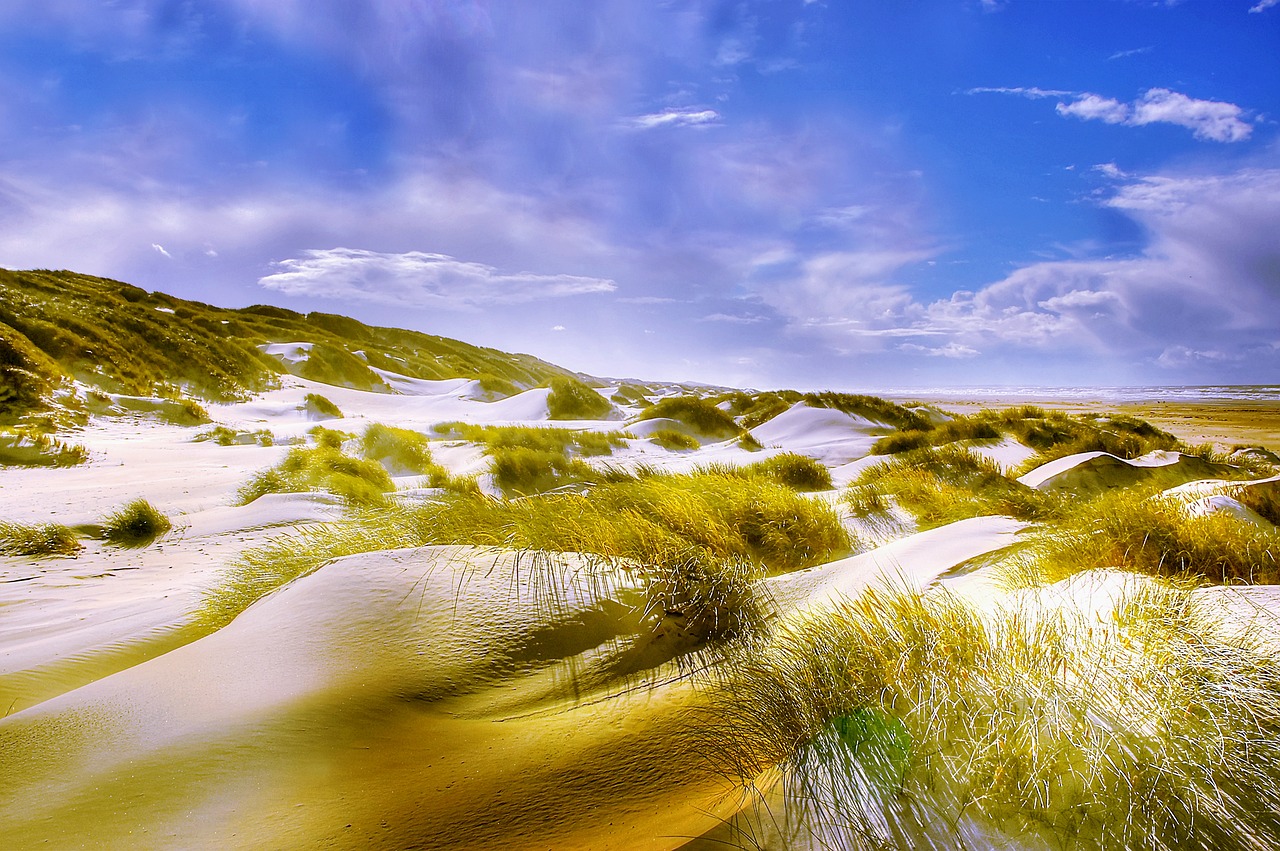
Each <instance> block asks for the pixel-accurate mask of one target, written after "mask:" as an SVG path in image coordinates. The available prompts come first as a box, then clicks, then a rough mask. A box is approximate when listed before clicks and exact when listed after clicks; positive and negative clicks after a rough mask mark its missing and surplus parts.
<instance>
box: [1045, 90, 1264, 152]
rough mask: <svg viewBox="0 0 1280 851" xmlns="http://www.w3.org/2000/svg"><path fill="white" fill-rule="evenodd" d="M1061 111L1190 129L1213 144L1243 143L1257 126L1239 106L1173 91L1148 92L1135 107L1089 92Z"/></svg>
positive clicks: (1061, 106)
mask: <svg viewBox="0 0 1280 851" xmlns="http://www.w3.org/2000/svg"><path fill="white" fill-rule="evenodd" d="M1057 111H1058V114H1059V115H1063V116H1070V117H1072V118H1079V119H1082V120H1084V121H1105V122H1106V123H1108V124H1126V125H1129V126H1131V127H1140V126H1142V125H1146V124H1175V125H1177V126H1179V127H1185V128H1187V129H1188V130H1190V131H1191V133H1192V135H1193V136H1195V137H1196V138H1197V139H1205V140H1209V141H1213V142H1240V141H1243V140H1245V139H1248V138H1249V136H1250V134H1251V133H1252V132H1253V125H1251V124H1249V123H1248V122H1247V121H1245V120H1244V119H1243V116H1244V110H1243V109H1241V108H1240V107H1238V106H1236V105H1235V104H1233V103H1226V102H1224V101H1216V100H1199V99H1197V98H1193V97H1188V96H1187V95H1184V94H1182V93H1180V92H1175V91H1171V90H1169V89H1148V90H1147V91H1146V93H1145V94H1143V95H1142V97H1140V98H1138V99H1137V100H1135V101H1134V102H1133V103H1132V104H1126V103H1121V102H1120V101H1118V100H1115V99H1113V98H1107V97H1103V96H1102V95H1096V94H1093V93H1091V92H1086V93H1084V94H1081V95H1078V96H1077V97H1076V98H1075V100H1073V101H1071V102H1070V103H1059V104H1058V106H1057Z"/></svg>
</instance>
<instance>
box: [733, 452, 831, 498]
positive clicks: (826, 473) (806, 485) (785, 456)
mask: <svg viewBox="0 0 1280 851" xmlns="http://www.w3.org/2000/svg"><path fill="white" fill-rule="evenodd" d="M745 469H746V470H747V471H748V472H750V473H756V474H759V475H762V476H767V477H768V478H771V479H773V480H774V481H776V482H778V483H779V484H782V485H786V486H787V487H789V488H791V489H793V490H798V491H827V490H831V489H832V488H833V487H835V485H834V484H833V483H832V481H831V471H830V470H828V469H827V467H826V465H824V464H822V463H821V462H819V461H815V460H814V459H812V458H810V457H809V456H807V455H800V454H798V453H795V452H784V453H782V454H781V455H775V456H773V457H772V458H769V459H768V460H765V461H759V462H757V463H755V464H751V465H750V466H748V467H746V468H745Z"/></svg>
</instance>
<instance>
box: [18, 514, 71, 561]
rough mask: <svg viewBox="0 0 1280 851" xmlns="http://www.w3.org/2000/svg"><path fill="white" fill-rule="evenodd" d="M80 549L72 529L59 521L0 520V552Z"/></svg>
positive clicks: (63, 552)
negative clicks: (9, 521)
mask: <svg viewBox="0 0 1280 851" xmlns="http://www.w3.org/2000/svg"><path fill="white" fill-rule="evenodd" d="M82 549H84V548H83V547H82V546H81V544H80V540H79V539H78V538H77V537H76V533H75V532H74V531H72V530H71V529H69V528H68V527H66V526H63V525H62V524H60V523H8V522H5V521H2V520H0V555H3V556H74V555H75V554H76V553H78V552H80V550H82Z"/></svg>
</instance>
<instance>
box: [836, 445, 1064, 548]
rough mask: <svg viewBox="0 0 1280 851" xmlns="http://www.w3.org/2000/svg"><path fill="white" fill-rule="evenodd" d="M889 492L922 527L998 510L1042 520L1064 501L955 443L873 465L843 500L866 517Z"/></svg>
mask: <svg viewBox="0 0 1280 851" xmlns="http://www.w3.org/2000/svg"><path fill="white" fill-rule="evenodd" d="M890 498H892V499H893V500H894V501H895V502H896V503H897V504H898V505H900V506H902V507H903V508H904V509H906V510H907V511H909V512H911V513H912V514H913V515H915V517H916V520H917V522H918V523H919V526H920V528H921V529H931V528H934V527H936V526H943V525H945V524H947V523H953V522H955V521H957V520H964V519H966V518H969V517H979V516H983V515H995V514H999V515H1004V516H1007V517H1016V518H1018V519H1021V520H1044V519H1049V518H1051V517H1053V516H1055V514H1056V512H1057V511H1058V510H1059V507H1060V503H1059V500H1057V499H1056V498H1055V497H1053V496H1052V495H1049V494H1046V493H1044V492H1041V491H1037V490H1035V489H1034V488H1029V487H1027V486H1026V485H1024V484H1022V483H1020V482H1018V481H1015V480H1013V479H1011V478H1009V477H1007V476H1006V475H1005V474H1004V472H1003V471H1002V470H1001V468H1000V466H999V465H998V464H996V463H995V462H994V461H991V460H989V459H987V458H985V457H983V456H981V455H978V454H976V453H973V452H970V451H968V450H966V449H960V448H957V447H954V446H943V447H940V448H936V449H935V448H931V447H930V448H924V449H917V450H915V451H912V452H907V453H903V454H901V455H896V456H894V457H893V459H892V460H889V461H885V462H882V463H880V464H877V465H875V466H874V467H870V468H868V469H866V470H864V471H863V472H862V475H860V476H859V477H858V478H857V479H856V480H854V482H853V483H852V484H851V485H850V488H849V490H848V491H847V492H846V494H845V496H844V501H845V502H846V504H848V506H849V507H850V509H851V510H852V511H853V513H854V514H855V516H860V517H865V516H868V515H870V514H872V513H876V512H878V511H882V510H886V509H887V508H888V504H889V499H890Z"/></svg>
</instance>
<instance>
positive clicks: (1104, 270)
mask: <svg viewBox="0 0 1280 851" xmlns="http://www.w3.org/2000/svg"><path fill="white" fill-rule="evenodd" d="M1129 181H1130V182H1128V183H1127V184H1126V185H1123V186H1121V187H1120V188H1119V189H1118V190H1116V192H1115V194H1114V195H1113V196H1112V197H1111V198H1109V199H1107V200H1106V201H1104V202H1103V203H1104V205H1105V206H1107V207H1110V208H1111V209H1114V210H1117V211H1119V212H1121V213H1123V214H1125V215H1126V216H1128V217H1129V218H1131V219H1132V220H1133V221H1134V222H1135V223H1136V224H1137V225H1139V226H1140V227H1141V228H1142V229H1143V230H1144V231H1145V232H1146V233H1147V234H1148V235H1149V237H1148V238H1149V241H1148V244H1147V246H1146V247H1145V249H1144V250H1143V252H1142V253H1141V254H1139V255H1137V256H1133V257H1126V258H1119V259H1109V258H1104V259H1073V260H1055V261H1048V262H1042V263H1034V264H1031V265H1028V266H1025V267H1022V268H1020V269H1017V270H1015V271H1014V272H1013V273H1012V274H1010V275H1008V276H1007V277H1005V278H1004V279H1003V280H1000V281H996V282H994V283H992V284H989V285H987V286H985V287H982V288H980V289H978V290H977V291H976V292H967V291H959V292H956V293H954V294H952V295H951V296H950V297H948V298H942V299H937V300H934V301H927V300H921V299H919V298H917V297H916V296H915V295H914V294H913V293H912V292H911V290H910V289H909V288H907V287H905V286H902V285H901V284H898V283H896V282H895V279H896V278H898V277H900V276H901V274H902V273H903V272H905V271H906V270H907V269H908V268H909V267H910V266H911V265H912V264H914V263H918V262H927V259H926V257H924V256H920V255H914V254H912V253H910V252H898V253H876V252H865V253H861V254H856V255H853V254H832V255H824V256H820V257H816V258H813V259H811V260H810V261H809V262H807V263H806V264H804V265H803V266H802V267H801V268H800V270H799V273H798V274H797V275H796V276H794V277H793V278H792V279H790V280H788V281H786V282H785V284H782V285H778V286H776V287H775V288H774V290H773V291H772V292H769V291H765V292H762V293H761V298H762V299H763V300H764V301H766V302H767V303H769V304H770V305H772V306H773V307H774V308H775V309H777V310H778V311H779V312H780V313H781V314H782V315H783V316H784V317H786V318H787V320H788V322H789V325H790V327H791V328H792V329H793V331H794V332H804V333H810V334H813V335H817V336H819V337H820V338H821V339H823V340H824V341H825V342H827V343H828V344H829V345H831V346H832V347H833V348H836V349H838V350H844V351H849V352H885V351H889V350H891V349H892V350H897V351H902V352H911V353H916V354H920V355H927V356H930V357H944V358H964V357H977V356H978V355H979V353H1000V354H1002V355H1009V354H1010V353H1012V352H1017V351H1023V352H1027V353H1037V354H1036V356H1037V357H1040V356H1041V355H1046V356H1047V355H1054V356H1060V357H1061V356H1065V357H1075V358H1079V362H1080V363H1081V364H1082V368H1083V366H1084V365H1086V364H1090V363H1094V364H1098V363H1105V364H1118V363H1124V364H1129V365H1132V366H1133V368H1135V369H1138V368H1141V367H1143V366H1150V365H1151V364H1158V365H1160V366H1164V367H1169V368H1175V367H1180V368H1184V374H1186V373H1187V371H1190V372H1195V371H1196V370H1203V369H1211V370H1218V374H1220V373H1221V371H1222V370H1246V369H1251V370H1253V372H1252V373H1251V374H1253V375H1256V374H1266V372H1267V371H1268V369H1270V370H1272V371H1274V370H1275V369H1277V368H1280V351H1277V350H1276V348H1275V347H1274V346H1273V345H1272V343H1273V342H1274V339H1275V333H1276V331H1275V329H1276V322H1275V317H1276V316H1280V253H1277V250H1276V248H1275V245H1274V241H1273V240H1274V234H1275V233H1276V232H1277V230H1278V229H1280V168H1277V169H1247V170H1242V171H1239V172H1236V173H1234V174H1227V175H1198V176H1186V175H1183V176H1164V175H1161V176H1152V177H1147V178H1142V179H1134V178H1129ZM1094 358H1096V359H1097V360H1092V359H1094ZM1268 364H1269V365H1270V366H1268ZM1215 380H1216V379H1215Z"/></svg>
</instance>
